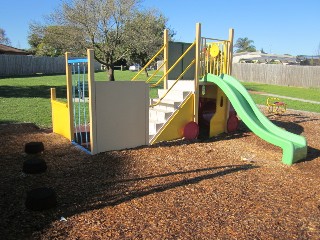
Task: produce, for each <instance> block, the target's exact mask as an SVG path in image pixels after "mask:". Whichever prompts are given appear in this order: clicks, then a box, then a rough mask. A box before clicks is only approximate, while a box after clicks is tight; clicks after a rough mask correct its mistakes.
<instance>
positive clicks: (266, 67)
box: [232, 63, 320, 88]
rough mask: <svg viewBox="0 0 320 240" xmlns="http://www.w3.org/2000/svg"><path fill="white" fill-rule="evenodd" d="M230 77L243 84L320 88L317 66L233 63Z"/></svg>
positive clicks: (319, 71) (319, 72)
mask: <svg viewBox="0 0 320 240" xmlns="http://www.w3.org/2000/svg"><path fill="white" fill-rule="evenodd" d="M232 76H234V77H235V78H237V79H238V80H240V81H244V82H258V83H265V84H273V85H282V86H295V87H316V88H319V87H320V67H318V66H296V65H280V64H253V63H234V64H232Z"/></svg>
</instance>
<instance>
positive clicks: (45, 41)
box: [28, 23, 85, 57]
mask: <svg viewBox="0 0 320 240" xmlns="http://www.w3.org/2000/svg"><path fill="white" fill-rule="evenodd" d="M82 39H83V36H82V34H81V32H79V31H77V29H76V28H72V27H68V26H43V25H41V24H39V23H32V24H30V25H29V36H28V42H29V44H30V46H31V52H32V53H33V54H35V55H40V56H51V57H55V56H60V55H63V54H64V53H65V52H67V51H72V52H73V53H74V54H76V55H79V56H82V55H84V53H85V49H84V48H81V44H79V43H81V41H82ZM77 41H78V44H77Z"/></svg>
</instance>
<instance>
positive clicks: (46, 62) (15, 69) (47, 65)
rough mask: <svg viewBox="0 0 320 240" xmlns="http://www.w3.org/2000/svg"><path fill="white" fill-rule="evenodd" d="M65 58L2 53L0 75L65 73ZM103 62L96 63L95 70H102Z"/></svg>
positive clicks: (0, 56)
mask: <svg viewBox="0 0 320 240" xmlns="http://www.w3.org/2000/svg"><path fill="white" fill-rule="evenodd" d="M65 64H66V63H65V58H64V56H61V57H43V56H23V55H0V77H7V76H25V75H34V74H37V73H41V74H64V73H65V72H66V66H65ZM100 66H101V64H99V63H97V62H96V63H95V70H100V68H101V67H100Z"/></svg>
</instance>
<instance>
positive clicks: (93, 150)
mask: <svg viewBox="0 0 320 240" xmlns="http://www.w3.org/2000/svg"><path fill="white" fill-rule="evenodd" d="M87 56H88V91H89V115H90V148H91V153H92V154H95V153H97V152H98V149H97V144H96V139H97V132H96V131H97V128H96V127H97V122H96V112H95V105H94V104H95V99H96V96H95V95H96V91H95V90H96V88H95V82H94V51H93V49H88V50H87Z"/></svg>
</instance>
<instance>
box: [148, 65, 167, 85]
mask: <svg viewBox="0 0 320 240" xmlns="http://www.w3.org/2000/svg"><path fill="white" fill-rule="evenodd" d="M166 62H167V61H165V60H164V61H163V63H162V64H161V65H160V66H159V67H158V69H157V70H156V71H155V72H154V73H153V74H152V75H151V76H150V77H149V78H148V79H147V81H146V83H149V82H150V81H151V79H152V78H153V77H154V76H155V75H156V74H157V73H158V72H159V71H160V69H161V68H162V67H163V66H164V65H165V64H166Z"/></svg>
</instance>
